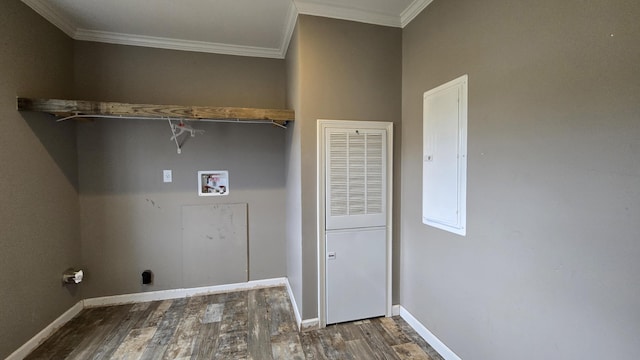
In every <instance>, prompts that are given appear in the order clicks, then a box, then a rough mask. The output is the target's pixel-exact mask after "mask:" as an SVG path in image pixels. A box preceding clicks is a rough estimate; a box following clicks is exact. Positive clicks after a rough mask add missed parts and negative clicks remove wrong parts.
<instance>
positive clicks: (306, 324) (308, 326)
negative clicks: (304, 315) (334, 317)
mask: <svg viewBox="0 0 640 360" xmlns="http://www.w3.org/2000/svg"><path fill="white" fill-rule="evenodd" d="M319 327H320V319H318V318H313V319H304V320H302V322H301V323H300V331H307V330H314V329H318V328H319Z"/></svg>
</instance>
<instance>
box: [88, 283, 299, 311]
mask: <svg viewBox="0 0 640 360" xmlns="http://www.w3.org/2000/svg"><path fill="white" fill-rule="evenodd" d="M286 285H287V278H274V279H266V280H252V281H248V282H244V283H236V284H226V285H216V286H205V287H198V288H190V289H171V290H160V291H150V292H146V293H135V294H124V295H115V296H105V297H98V298H90V299H85V300H84V307H85V308H90V307H98V306H107V305H119V304H130V303H137V302H146V301H157V300H168V299H180V298H184V297H191V296H198V295H209V294H215V293H221V292H233V291H240V290H249V289H258V288H264V287H272V286H286Z"/></svg>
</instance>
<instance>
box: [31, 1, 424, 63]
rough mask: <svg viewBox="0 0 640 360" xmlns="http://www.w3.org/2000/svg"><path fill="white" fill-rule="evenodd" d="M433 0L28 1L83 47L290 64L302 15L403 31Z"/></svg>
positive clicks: (33, 7)
mask: <svg viewBox="0 0 640 360" xmlns="http://www.w3.org/2000/svg"><path fill="white" fill-rule="evenodd" d="M431 1H433V0H343V1H338V0H180V1H176V0H109V1H104V0H22V2H24V3H25V4H27V5H29V6H30V7H31V8H32V9H34V10H35V11H36V12H37V13H39V14H40V15H42V16H43V17H44V18H46V19H47V20H49V21H50V22H51V23H52V24H54V25H56V26H57V27H58V28H60V29H61V30H62V31H64V32H65V33H66V34H67V35H69V36H70V37H72V38H74V39H76V40H88V41H99V42H106V43H112V44H124V45H136V46H148V47H157V48H163V49H174V50H187V51H200V52H210V53H219V54H229V55H243V56H258V57H268V58H279V59H281V58H284V56H285V54H286V51H287V47H288V46H289V40H290V38H291V34H292V32H293V28H294V26H295V22H296V18H297V16H298V14H307V15H316V16H324V17H330V18H336V19H344V20H351V21H358V22H364V23H370V24H377V25H384V26H393V27H404V26H405V25H406V24H408V23H409V22H410V21H411V20H413V18H414V17H415V16H416V15H418V13H420V11H422V10H423V9H424V8H425V7H427V5H429V4H430V3H431Z"/></svg>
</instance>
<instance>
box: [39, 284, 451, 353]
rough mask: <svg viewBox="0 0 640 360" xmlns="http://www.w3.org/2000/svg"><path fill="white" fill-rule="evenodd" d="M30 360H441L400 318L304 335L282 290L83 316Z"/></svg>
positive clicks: (142, 305) (199, 298)
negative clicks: (298, 329) (299, 330)
mask: <svg viewBox="0 0 640 360" xmlns="http://www.w3.org/2000/svg"><path fill="white" fill-rule="evenodd" d="M27 359H56V360H57V359H123V360H124V359H127V360H129V359H131V360H133V359H154V360H155V359H252V360H269V359H310V360H312V359H313V360H315V359H318V360H320V359H322V360H325V359H326V360H333V359H395V360H405V359H421V360H424V359H431V360H442V358H441V357H440V356H439V355H438V354H437V353H436V352H435V351H434V350H433V349H432V348H431V347H430V346H429V345H428V344H427V343H426V342H425V341H424V340H423V339H422V338H421V337H420V336H419V335H418V334H416V332H415V331H414V330H413V329H412V328H411V327H410V326H409V325H408V324H407V323H406V322H405V321H404V320H403V319H402V318H400V317H392V318H376V319H371V320H363V321H356V322H351V323H344V324H338V325H330V326H328V327H326V328H324V329H320V330H311V331H306V332H302V333H300V332H298V331H297V327H296V323H295V318H294V315H293V309H292V306H291V303H290V301H289V298H288V296H287V292H286V289H285V288H284V287H272V288H264V289H253V290H248V291H239V292H231V293H221V294H213V295H204V296H194V297H190V298H183V299H174V300H164V301H153V302H146V303H137V304H128V305H118V306H108V307H99V308H90V309H85V310H83V311H82V312H81V313H80V314H78V316H76V317H75V318H73V319H72V320H71V321H69V322H68V323H67V324H65V325H64V326H63V327H61V328H60V329H59V330H58V331H56V332H55V333H54V334H53V335H52V336H51V337H50V338H49V339H47V341H45V342H44V343H42V344H41V345H40V346H39V347H38V348H37V349H36V350H34V351H33V353H31V354H30V355H29V356H28V357H27Z"/></svg>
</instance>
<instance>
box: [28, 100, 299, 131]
mask: <svg viewBox="0 0 640 360" xmlns="http://www.w3.org/2000/svg"><path fill="white" fill-rule="evenodd" d="M17 102H18V105H17V106H18V110H19V111H39V112H46V113H50V114H53V115H55V116H58V117H72V118H80V119H81V118H82V117H83V115H84V116H85V117H86V118H90V117H105V118H133V119H135V118H140V119H165V120H166V119H172V120H178V119H183V120H201V121H215V120H234V121H238V122H265V123H276V124H278V125H280V126H283V125H285V124H286V123H287V122H288V121H293V120H294V118H295V113H294V111H293V110H286V109H254V108H237V107H207V106H182V105H148V104H127V103H117V102H101V101H82V100H59V99H30V98H21V97H18V100H17Z"/></svg>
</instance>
